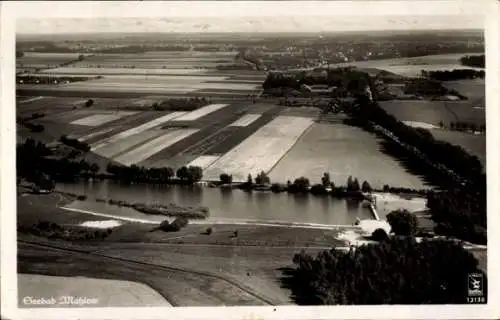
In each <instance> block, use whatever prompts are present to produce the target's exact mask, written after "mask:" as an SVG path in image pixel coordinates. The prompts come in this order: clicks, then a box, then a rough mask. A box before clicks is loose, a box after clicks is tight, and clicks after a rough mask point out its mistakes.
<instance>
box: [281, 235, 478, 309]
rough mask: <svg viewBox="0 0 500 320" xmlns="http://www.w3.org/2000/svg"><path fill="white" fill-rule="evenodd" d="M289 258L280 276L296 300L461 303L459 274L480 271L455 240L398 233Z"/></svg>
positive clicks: (314, 302) (311, 302)
mask: <svg viewBox="0 0 500 320" xmlns="http://www.w3.org/2000/svg"><path fill="white" fill-rule="evenodd" d="M293 263H294V264H295V268H293V269H287V270H285V271H284V273H285V274H284V277H283V278H282V281H283V284H284V286H286V287H287V288H289V289H291V292H292V297H293V298H294V300H295V302H296V303H297V304H299V305H318V304H328V305H334V304H350V305H353V304H354V305H375V304H462V303H465V302H466V300H465V299H467V286H466V284H464V280H463V279H467V275H468V274H470V273H482V272H481V271H480V270H479V268H478V261H477V260H476V259H475V258H474V256H473V255H472V254H471V253H470V252H468V251H467V250H465V249H464V248H463V247H462V246H461V245H459V244H457V243H454V242H451V241H444V240H432V241H429V240H424V241H422V242H420V243H418V242H417V241H416V240H415V239H414V238H404V239H400V238H397V237H393V238H389V239H387V240H386V241H383V242H381V243H375V244H369V245H363V246H360V247H358V248H356V250H352V251H343V250H338V249H335V248H333V249H331V250H328V251H326V250H325V251H322V252H319V253H318V254H317V255H316V256H315V257H313V256H310V255H309V254H306V253H304V252H301V253H299V254H296V255H295V256H294V257H293ZM415 277H418V280H417V281H416V278H415ZM483 278H484V280H485V286H484V287H485V288H486V287H487V285H486V283H487V278H486V275H485V274H483ZM485 295H487V292H485ZM486 298H487V297H486Z"/></svg>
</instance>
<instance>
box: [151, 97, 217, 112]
mask: <svg viewBox="0 0 500 320" xmlns="http://www.w3.org/2000/svg"><path fill="white" fill-rule="evenodd" d="M208 104H210V100H208V99H206V98H205V97H201V98H198V97H195V98H189V99H186V98H180V99H167V100H163V101H161V102H159V103H158V102H155V103H153V105H152V107H153V110H155V111H164V110H169V111H193V110H196V109H199V108H201V107H204V106H206V105H208Z"/></svg>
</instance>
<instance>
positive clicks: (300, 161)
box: [269, 123, 425, 189]
mask: <svg viewBox="0 0 500 320" xmlns="http://www.w3.org/2000/svg"><path fill="white" fill-rule="evenodd" d="M379 148H380V147H379V142H378V139H377V138H376V137H374V136H373V135H371V134H370V133H367V132H365V131H363V130H361V129H359V128H356V127H351V126H347V125H344V124H327V123H316V124H313V125H312V126H311V128H310V129H309V130H308V131H307V132H306V133H305V134H304V135H303V136H302V137H301V138H300V139H299V140H298V141H297V143H296V144H295V145H294V146H293V148H292V149H291V150H290V151H289V152H288V153H287V154H286V155H285V156H284V157H283V158H282V159H281V160H280V161H279V162H278V163H277V164H276V166H275V167H274V168H273V169H272V171H271V172H270V174H269V177H270V178H271V181H275V182H286V181H287V180H291V181H293V180H294V179H295V178H298V177H301V176H304V177H306V178H308V179H309V180H310V181H311V183H320V182H321V177H322V176H323V173H324V172H329V173H330V177H331V179H332V181H333V182H334V183H336V184H337V185H345V184H346V182H347V178H348V177H349V176H353V177H357V178H358V179H359V180H360V182H362V181H363V180H366V181H368V182H369V183H370V184H371V185H372V186H373V187H376V188H382V187H383V185H384V184H389V185H391V186H396V187H409V188H415V189H420V188H424V187H425V185H424V183H423V182H422V181H421V180H420V179H419V178H418V177H416V176H414V175H412V174H410V173H408V172H406V171H405V169H404V168H403V167H402V165H401V164H400V163H399V162H398V161H396V160H394V159H393V158H391V157H390V156H388V155H385V154H383V153H382V152H380V150H379Z"/></svg>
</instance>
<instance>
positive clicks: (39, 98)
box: [19, 96, 45, 103]
mask: <svg viewBox="0 0 500 320" xmlns="http://www.w3.org/2000/svg"><path fill="white" fill-rule="evenodd" d="M43 98H45V97H41V96H40V97H34V98H29V99H26V100H22V101H19V103H28V102H32V101H37V100H41V99H43Z"/></svg>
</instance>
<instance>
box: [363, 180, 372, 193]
mask: <svg viewBox="0 0 500 320" xmlns="http://www.w3.org/2000/svg"><path fill="white" fill-rule="evenodd" d="M361 191H363V192H372V186H371V185H370V184H369V183H368V182H367V181H366V180H365V181H363V184H362V185H361Z"/></svg>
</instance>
